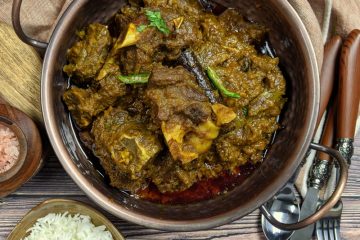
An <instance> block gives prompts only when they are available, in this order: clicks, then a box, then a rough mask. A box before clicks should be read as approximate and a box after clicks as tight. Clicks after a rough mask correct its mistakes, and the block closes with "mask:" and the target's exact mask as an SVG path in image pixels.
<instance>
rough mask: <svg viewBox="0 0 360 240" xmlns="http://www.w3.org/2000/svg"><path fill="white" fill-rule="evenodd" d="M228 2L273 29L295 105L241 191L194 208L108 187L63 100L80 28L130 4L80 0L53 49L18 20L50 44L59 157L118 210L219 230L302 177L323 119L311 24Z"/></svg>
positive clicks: (143, 219)
mask: <svg viewBox="0 0 360 240" xmlns="http://www.w3.org/2000/svg"><path fill="white" fill-rule="evenodd" d="M225 2H226V5H227V6H231V7H233V8H236V9H238V10H239V11H240V13H241V14H243V15H244V16H246V17H247V18H248V19H250V20H253V21H255V22H258V23H261V24H264V25H265V26H267V27H268V28H269V29H270V31H271V34H270V42H271V43H272V45H273V47H274V48H275V50H276V53H277V55H278V56H279V58H280V64H281V66H283V67H284V69H285V70H286V71H285V72H286V79H287V90H288V102H287V104H286V107H285V109H284V111H283V115H282V117H281V125H282V126H285V128H284V129H282V130H281V131H279V132H278V134H277V136H276V139H275V141H274V143H273V144H272V146H271V148H270V149H269V151H268V153H267V156H266V159H265V161H264V162H263V163H262V164H261V166H260V167H259V168H258V169H257V170H256V171H255V172H254V173H253V174H252V175H251V176H250V177H249V178H247V179H246V181H245V182H243V183H242V184H241V185H240V186H237V187H236V188H235V189H234V190H232V191H230V192H228V193H226V194H223V195H220V196H218V197H216V198H214V199H211V200H206V201H202V202H199V203H192V204H186V205H161V204H156V203H151V202H148V201H144V200H141V199H137V198H135V197H133V196H131V195H129V194H127V193H125V192H121V191H118V190H116V189H114V188H112V187H110V186H109V185H108V184H106V183H105V182H104V181H103V179H102V177H101V176H100V175H99V174H98V172H97V170H96V168H95V167H94V166H93V164H91V162H90V161H89V160H88V157H87V155H86V153H85V151H84V150H83V149H82V147H81V146H80V144H79V139H78V137H77V134H76V132H75V131H74V127H73V125H72V123H71V121H70V117H69V114H68V112H67V110H66V107H65V106H64V104H63V103H62V101H61V96H62V94H63V92H64V91H65V89H66V88H67V79H66V78H65V76H64V74H63V72H62V67H63V66H64V64H65V63H66V50H67V49H68V48H69V47H70V46H71V45H72V44H73V43H74V41H75V38H76V35H75V31H76V30H78V29H81V28H82V27H84V26H85V25H87V24H89V23H91V22H95V21H97V22H105V21H106V20H107V19H108V18H109V17H110V16H112V15H113V14H114V13H115V12H116V11H117V10H118V9H119V7H120V6H121V5H123V4H124V3H125V1H113V0H97V1H90V0H75V1H73V2H72V3H71V4H70V6H69V7H68V8H67V10H66V11H65V12H64V14H63V16H62V17H61V19H60V21H59V22H58V23H57V26H56V28H55V30H54V32H53V34H52V36H51V39H50V41H49V43H48V44H46V43H41V42H37V41H35V40H32V39H29V38H28V37H27V36H26V35H24V34H23V32H22V31H21V27H20V24H19V22H16V19H15V24H14V27H15V29H16V30H17V32H18V35H19V37H20V38H22V39H23V40H24V41H27V42H28V43H30V44H32V45H33V46H35V47H40V48H44V47H47V49H46V53H45V58H44V65H43V72H42V80H41V83H42V86H41V102H42V108H43V114H44V121H45V125H46V130H47V133H48V135H49V138H50V141H51V144H52V146H53V148H54V150H55V153H56V155H57V156H58V158H59V160H60V162H61V163H62V165H63V167H64V168H65V170H66V171H67V173H68V174H69V175H70V176H71V177H72V178H73V180H74V181H75V182H76V183H77V184H78V185H79V187H80V188H81V189H82V190H83V191H84V192H85V193H86V194H87V195H88V196H89V197H90V198H91V199H93V200H94V202H95V203H97V204H98V205H99V206H101V207H102V208H104V209H105V210H107V211H109V212H110V213H112V214H114V215H116V216H118V217H120V218H123V219H125V220H128V221H131V222H134V223H137V224H140V225H144V226H147V227H151V228H158V229H164V230H199V229H206V228H211V227H215V226H219V225H222V224H225V223H228V222H231V221H234V220H236V219H238V218H241V217H243V216H245V215H247V214H249V213H250V212H252V211H254V210H255V209H257V208H259V207H260V206H261V205H262V204H264V203H265V202H266V201H268V200H269V199H271V198H272V197H273V196H274V195H275V194H276V192H277V191H278V190H279V189H280V188H281V187H282V186H283V185H285V183H286V182H287V181H288V180H289V178H290V177H291V176H292V175H293V174H294V172H295V171H296V170H297V168H298V166H299V165H300V162H301V161H302V159H303V157H304V156H305V154H306V152H307V150H308V148H309V146H310V143H311V139H312V136H313V132H314V128H315V124H316V119H317V114H318V113H317V110H318V103H319V79H318V70H317V69H318V68H317V63H316V58H315V53H314V49H313V47H312V44H311V42H310V38H309V36H308V33H307V32H306V29H305V27H304V25H303V23H302V22H301V20H300V18H299V16H298V15H297V13H296V12H295V10H294V9H293V8H292V7H291V5H290V4H289V3H288V1H285V0H254V1H248V0H237V1H236V0H233V1H231V0H227V1H225ZM20 4H21V0H15V1H14V9H15V11H16V9H19V7H20ZM14 9H13V13H14ZM15 15H16V14H15ZM15 17H16V16H15ZM307 224H309V223H307ZM302 226H304V224H303V225H302ZM300 227H301V226H300ZM297 228H299V225H298V226H297Z"/></svg>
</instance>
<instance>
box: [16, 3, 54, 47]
mask: <svg viewBox="0 0 360 240" xmlns="http://www.w3.org/2000/svg"><path fill="white" fill-rule="evenodd" d="M21 3H22V0H13V5H12V11H11V18H12V24H13V28H14V30H15V33H16V35H18V37H19V38H20V39H21V40H22V41H23V42H24V43H26V44H29V45H31V46H33V47H35V48H36V49H37V50H39V51H40V52H45V50H46V48H47V46H48V43H46V42H41V41H38V40H35V39H32V38H30V37H28V36H27V35H26V34H25V33H24V31H23V29H22V27H21V23H20V8H21Z"/></svg>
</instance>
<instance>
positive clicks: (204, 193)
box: [137, 164, 259, 204]
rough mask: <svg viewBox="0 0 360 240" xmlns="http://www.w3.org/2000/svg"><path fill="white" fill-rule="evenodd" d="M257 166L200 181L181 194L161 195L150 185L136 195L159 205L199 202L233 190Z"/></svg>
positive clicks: (241, 167)
mask: <svg viewBox="0 0 360 240" xmlns="http://www.w3.org/2000/svg"><path fill="white" fill-rule="evenodd" d="M258 166H259V164H256V165H252V164H248V165H244V166H240V167H238V168H237V169H236V171H235V173H229V172H224V173H222V174H221V175H220V176H219V177H217V178H210V179H205V180H201V181H199V182H197V183H195V184H194V185H193V186H192V187H190V188H189V189H187V190H185V191H181V192H174V193H161V192H160V191H159V190H158V189H157V187H156V186H155V185H154V184H152V183H150V185H149V186H148V187H147V188H145V189H142V190H140V191H138V192H137V195H138V196H139V197H140V198H142V199H146V200H148V201H151V202H156V203H161V204H185V203H191V202H199V201H203V200H207V199H210V198H213V197H215V196H217V195H219V194H221V193H224V192H226V191H230V190H232V189H234V187H236V186H238V185H240V184H241V183H242V182H244V180H245V179H246V178H247V177H248V176H249V175H250V174H251V173H252V172H253V171H254V170H255V169H256V168H257V167H258Z"/></svg>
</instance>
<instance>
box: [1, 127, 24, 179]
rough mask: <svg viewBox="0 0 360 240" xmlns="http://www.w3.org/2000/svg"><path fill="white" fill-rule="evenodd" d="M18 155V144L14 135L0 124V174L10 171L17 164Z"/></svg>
mask: <svg viewBox="0 0 360 240" xmlns="http://www.w3.org/2000/svg"><path fill="white" fill-rule="evenodd" d="M19 154H20V144H19V140H18V138H17V137H16V135H15V133H14V132H13V131H12V130H11V129H10V128H8V127H7V126H5V125H3V124H0V173H4V172H6V171H8V170H9V169H11V168H12V167H13V166H14V165H15V163H16V162H17V160H18V157H19Z"/></svg>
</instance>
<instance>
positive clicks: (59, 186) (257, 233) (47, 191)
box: [0, 134, 360, 240]
mask: <svg viewBox="0 0 360 240" xmlns="http://www.w3.org/2000/svg"><path fill="white" fill-rule="evenodd" d="M359 172H360V136H359V134H357V138H356V140H355V152H354V157H353V161H352V165H351V169H350V176H349V180H348V184H347V187H346V190H345V192H344V194H343V202H344V210H343V215H342V220H341V234H342V238H343V239H346V240H347V239H351V240H357V239H360V177H359ZM49 198H68V199H75V200H80V201H83V202H86V203H89V204H90V205H93V206H95V205H94V203H93V202H92V201H91V200H90V199H88V198H87V197H86V196H85V195H84V194H83V192H82V191H81V190H80V189H79V187H78V186H77V185H76V184H75V183H74V182H73V181H72V180H71V178H70V177H69V176H68V175H67V174H66V173H65V171H64V170H63V168H62V167H61V165H60V163H59V162H58V160H57V159H56V158H55V157H51V158H49V159H47V162H46V164H45V166H44V168H43V169H42V170H41V172H40V173H39V174H38V175H37V176H35V177H34V178H33V179H32V180H31V181H29V182H28V183H26V184H25V185H24V186H23V187H21V188H20V189H19V190H18V191H17V192H15V193H13V194H12V195H10V196H8V197H6V198H4V199H1V200H0V201H1V202H0V240H3V239H4V240H5V239H6V237H7V235H8V234H9V233H10V231H11V230H12V229H13V228H14V226H15V225H16V223H17V222H18V221H19V220H20V219H21V218H22V216H24V214H25V213H26V212H28V211H29V210H30V209H31V208H32V207H34V206H36V205H37V204H39V203H40V202H42V201H44V200H46V199H49ZM97 208H98V207H97ZM98 209H99V208H98ZM102 212H103V213H104V214H105V215H106V216H107V217H109V219H110V220H111V221H112V222H113V223H114V224H115V225H116V226H117V227H118V229H119V230H120V231H121V232H122V233H123V234H124V236H125V237H126V239H156V240H165V239H166V240H167V239H198V240H200V239H201V240H207V239H230V240H235V239H236V240H248V239H254V240H259V239H265V237H264V235H263V233H262V230H261V223H260V214H259V211H258V210H256V211H254V212H253V213H251V214H249V215H248V216H246V217H244V218H242V219H240V220H237V221H235V222H232V223H230V224H227V225H224V226H221V227H218V228H214V229H210V230H206V231H197V232H164V231H159V230H155V229H148V228H144V227H142V226H139V225H136V224H132V223H129V222H126V221H124V220H121V219H119V218H116V217H114V216H112V215H110V214H108V213H105V212H104V211H102Z"/></svg>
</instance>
